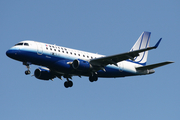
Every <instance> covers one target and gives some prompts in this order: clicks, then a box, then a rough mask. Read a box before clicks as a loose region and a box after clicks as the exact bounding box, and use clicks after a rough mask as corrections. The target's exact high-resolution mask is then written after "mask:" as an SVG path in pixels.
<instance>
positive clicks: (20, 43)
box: [14, 43, 23, 46]
mask: <svg viewBox="0 0 180 120" xmlns="http://www.w3.org/2000/svg"><path fill="white" fill-rule="evenodd" d="M18 45H23V43H18V44H15V45H14V46H18Z"/></svg>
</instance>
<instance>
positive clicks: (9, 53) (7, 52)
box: [6, 49, 17, 58]
mask: <svg viewBox="0 0 180 120" xmlns="http://www.w3.org/2000/svg"><path fill="white" fill-rule="evenodd" d="M16 54H17V52H16V51H14V50H11V49H9V50H7V51H6V55H7V56H8V57H10V58H13V56H15V55H16Z"/></svg>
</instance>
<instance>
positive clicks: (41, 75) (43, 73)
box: [34, 67, 56, 80]
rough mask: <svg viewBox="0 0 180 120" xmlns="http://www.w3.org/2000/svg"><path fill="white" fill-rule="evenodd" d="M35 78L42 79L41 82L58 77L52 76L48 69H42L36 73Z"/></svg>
mask: <svg viewBox="0 0 180 120" xmlns="http://www.w3.org/2000/svg"><path fill="white" fill-rule="evenodd" d="M34 76H35V77H36V78H37V79H41V80H49V79H53V78H55V77H56V76H55V75H53V74H52V72H51V71H50V70H49V69H48V68H41V67H40V68H38V69H36V70H35V71H34Z"/></svg>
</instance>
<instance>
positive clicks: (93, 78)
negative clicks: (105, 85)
mask: <svg viewBox="0 0 180 120" xmlns="http://www.w3.org/2000/svg"><path fill="white" fill-rule="evenodd" d="M97 80H98V76H97V75H95V74H93V75H91V76H89V81H90V82H94V81H97Z"/></svg>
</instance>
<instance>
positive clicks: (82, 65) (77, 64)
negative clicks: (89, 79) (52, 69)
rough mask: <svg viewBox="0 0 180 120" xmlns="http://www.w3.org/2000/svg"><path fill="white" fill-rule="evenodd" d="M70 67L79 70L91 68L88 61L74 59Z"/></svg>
mask: <svg viewBox="0 0 180 120" xmlns="http://www.w3.org/2000/svg"><path fill="white" fill-rule="evenodd" d="M72 67H73V68H74V69H75V70H79V71H89V70H90V69H91V68H92V65H91V64H90V63H89V62H88V61H85V60H81V59H76V60H74V61H73V63H72Z"/></svg>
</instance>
